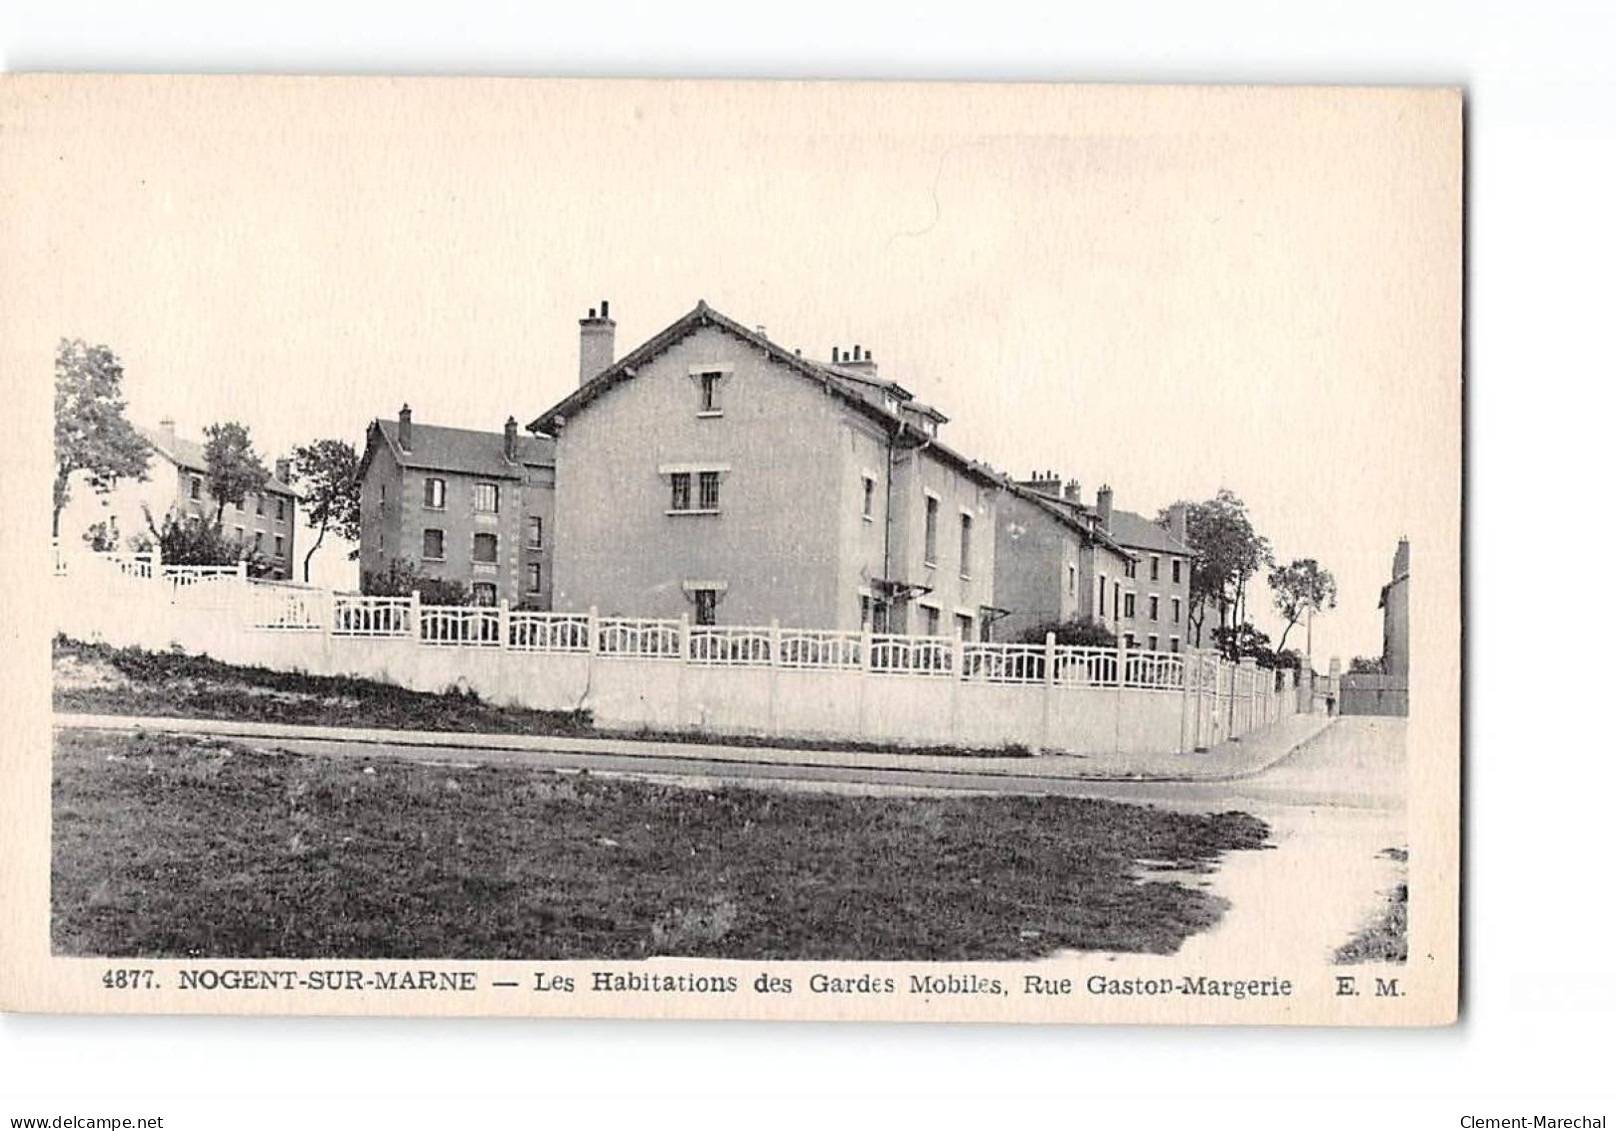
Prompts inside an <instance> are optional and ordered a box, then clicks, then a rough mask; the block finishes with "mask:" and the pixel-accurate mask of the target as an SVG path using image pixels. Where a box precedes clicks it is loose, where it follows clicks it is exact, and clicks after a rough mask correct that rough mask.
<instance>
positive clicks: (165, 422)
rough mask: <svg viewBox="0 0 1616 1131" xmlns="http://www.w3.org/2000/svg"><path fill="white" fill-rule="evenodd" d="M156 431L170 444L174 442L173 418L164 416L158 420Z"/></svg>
mask: <svg viewBox="0 0 1616 1131" xmlns="http://www.w3.org/2000/svg"><path fill="white" fill-rule="evenodd" d="M157 431H159V432H160V433H162V435H163V438H164V439H165V440H167V441H168V442H169V443H170V444H172V443H173V442H174V418H173V417H172V416H165V417H163V419H161V420H159V421H158V422H157Z"/></svg>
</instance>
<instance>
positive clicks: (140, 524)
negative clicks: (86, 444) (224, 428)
mask: <svg viewBox="0 0 1616 1131" xmlns="http://www.w3.org/2000/svg"><path fill="white" fill-rule="evenodd" d="M135 431H136V432H137V433H139V435H140V437H141V439H143V440H145V441H146V444H147V446H148V447H149V448H150V449H151V459H150V462H149V463H148V465H147V468H146V478H145V479H143V480H141V479H131V478H127V477H126V478H123V479H120V480H118V481H117V482H116V483H115V484H113V485H112V487H111V489H110V490H107V491H105V492H97V491H94V490H93V489H91V485H90V483H89V481H88V477H87V476H85V475H84V474H83V473H80V474H79V475H78V476H76V477H75V480H74V482H73V490H72V493H71V495H70V500H69V503H68V506H67V508H66V509H65V510H64V511H63V514H62V524H61V529H62V533H63V536H64V537H65V538H66V539H68V540H69V541H76V540H78V539H81V538H83V537H84V536H85V535H86V534H87V533H88V532H92V531H94V532H98V533H99V534H100V535H101V538H102V539H103V540H104V541H105V542H107V543H111V544H117V545H128V544H130V543H131V542H136V541H139V540H141V539H146V540H150V539H151V537H152V535H153V533H154V531H155V530H156V529H158V528H160V527H161V526H162V523H163V519H164V518H167V517H171V518H174V519H176V520H179V521H182V522H207V523H211V522H212V521H213V520H214V517H215V516H216V515H217V516H218V517H219V520H220V525H221V527H222V528H223V531H224V534H225V536H226V537H227V538H230V539H232V540H233V541H235V542H237V543H238V544H240V545H241V546H243V547H244V548H246V549H249V550H251V551H253V552H254V554H256V555H257V560H258V561H259V562H261V563H262V569H263V571H264V575H265V576H267V577H270V578H273V579H295V578H296V577H297V576H298V564H299V563H298V562H297V559H296V549H297V504H298V498H299V496H298V492H297V489H296V488H295V487H293V486H292V485H291V482H290V480H291V463H290V461H288V460H285V459H279V460H276V461H275V471H274V474H273V475H272V476H271V477H270V479H269V482H268V483H266V484H265V485H264V489H263V490H262V491H261V492H258V493H257V494H253V495H248V496H247V497H246V498H244V499H243V500H242V502H241V505H240V506H237V505H235V504H233V503H226V504H225V506H224V511H223V513H222V514H220V511H219V502H218V500H217V499H216V498H215V497H214V495H213V491H212V488H211V485H210V483H209V479H208V459H207V452H206V449H205V448H204V447H203V445H202V444H200V443H197V442H196V441H195V440H190V439H187V438H185V437H184V436H180V435H177V434H176V432H175V429H174V421H173V420H170V419H164V420H162V421H160V422H159V423H158V426H157V427H156V428H145V427H141V426H138V425H137V426H136V428H135Z"/></svg>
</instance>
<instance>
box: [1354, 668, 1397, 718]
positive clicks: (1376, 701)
mask: <svg viewBox="0 0 1616 1131" xmlns="http://www.w3.org/2000/svg"><path fill="white" fill-rule="evenodd" d="M1340 713H1341V714H1343V715H1387V716H1392V717H1396V718H1407V717H1408V677H1406V676H1400V675H1376V674H1373V673H1370V672H1347V673H1346V674H1344V675H1343V676H1341V708H1340Z"/></svg>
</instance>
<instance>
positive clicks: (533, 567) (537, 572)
mask: <svg viewBox="0 0 1616 1131" xmlns="http://www.w3.org/2000/svg"><path fill="white" fill-rule="evenodd" d="M543 580H544V573H543V571H542V570H541V569H540V568H539V563H538V562H528V563H527V591H528V592H529V593H537V592H538V591H539V584H540V582H542V581H543Z"/></svg>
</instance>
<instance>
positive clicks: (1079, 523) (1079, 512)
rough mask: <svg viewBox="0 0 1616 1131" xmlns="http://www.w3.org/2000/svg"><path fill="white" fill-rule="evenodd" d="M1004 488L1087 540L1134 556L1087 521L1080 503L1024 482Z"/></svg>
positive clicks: (1096, 524)
mask: <svg viewBox="0 0 1616 1131" xmlns="http://www.w3.org/2000/svg"><path fill="white" fill-rule="evenodd" d="M1006 489H1007V490H1008V491H1009V492H1010V493H1011V494H1013V495H1016V496H1019V497H1020V498H1023V499H1026V500H1027V501H1028V502H1030V503H1032V504H1033V505H1034V506H1036V507H1037V508H1038V509H1039V510H1042V511H1044V512H1045V513H1046V514H1048V515H1049V516H1050V517H1052V518H1054V519H1055V520H1056V521H1057V522H1059V523H1060V524H1061V525H1062V526H1065V527H1067V528H1068V529H1070V530H1075V531H1076V532H1077V533H1078V534H1080V535H1082V536H1083V537H1084V538H1087V539H1088V540H1089V541H1091V542H1097V543H1099V544H1100V545H1102V546H1104V547H1106V548H1107V549H1110V550H1115V551H1116V552H1117V553H1119V554H1121V555H1123V556H1124V557H1129V558H1131V557H1134V554H1133V553H1132V552H1130V551H1129V550H1128V548H1127V547H1126V546H1123V545H1122V544H1121V543H1119V542H1118V541H1117V540H1116V539H1115V538H1113V537H1112V536H1111V533H1110V532H1108V531H1107V530H1106V529H1105V528H1104V527H1103V526H1101V525H1100V524H1099V523H1097V522H1095V523H1092V524H1091V523H1090V522H1089V520H1088V518H1087V517H1086V516H1087V515H1088V513H1089V512H1088V508H1087V507H1085V506H1083V505H1082V504H1081V503H1074V502H1072V501H1071V500H1069V499H1063V498H1060V497H1059V496H1057V495H1048V494H1045V493H1044V492H1042V491H1037V490H1034V489H1033V488H1031V487H1028V486H1027V485H1026V484H1024V483H1016V482H1010V483H1008V484H1006Z"/></svg>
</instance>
